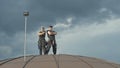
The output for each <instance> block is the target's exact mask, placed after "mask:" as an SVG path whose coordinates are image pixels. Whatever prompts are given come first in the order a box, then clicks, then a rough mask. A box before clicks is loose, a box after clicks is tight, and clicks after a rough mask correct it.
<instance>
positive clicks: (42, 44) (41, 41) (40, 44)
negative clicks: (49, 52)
mask: <svg viewBox="0 0 120 68" xmlns="http://www.w3.org/2000/svg"><path fill="white" fill-rule="evenodd" d="M45 35H46V31H45V28H44V27H41V30H40V32H39V33H38V36H39V40H38V49H39V53H40V55H42V53H44V54H46V45H47V42H46V40H45Z"/></svg>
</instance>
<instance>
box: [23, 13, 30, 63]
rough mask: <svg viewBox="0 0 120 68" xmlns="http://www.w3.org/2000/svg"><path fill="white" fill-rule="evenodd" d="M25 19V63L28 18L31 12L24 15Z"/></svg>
mask: <svg viewBox="0 0 120 68" xmlns="http://www.w3.org/2000/svg"><path fill="white" fill-rule="evenodd" d="M23 15H24V17H25V36H24V37H25V38H24V61H26V42H27V36H26V34H27V17H28V16H29V12H28V11H25V12H24V13H23Z"/></svg>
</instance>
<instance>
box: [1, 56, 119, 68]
mask: <svg viewBox="0 0 120 68" xmlns="http://www.w3.org/2000/svg"><path fill="white" fill-rule="evenodd" d="M23 59H24V58H23V57H18V58H13V59H7V60H2V61H0V68H120V64H116V63H112V62H108V61H105V60H101V59H97V58H92V57H85V56H75V55H63V54H61V55H42V56H39V55H35V56H34V55H33V56H27V57H26V62H24V60H23Z"/></svg>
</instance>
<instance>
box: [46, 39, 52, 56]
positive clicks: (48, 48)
mask: <svg viewBox="0 0 120 68" xmlns="http://www.w3.org/2000/svg"><path fill="white" fill-rule="evenodd" d="M50 48H51V40H49V41H48V42H47V47H46V54H48V53H49V51H50Z"/></svg>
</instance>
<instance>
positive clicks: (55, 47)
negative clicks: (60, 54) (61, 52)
mask: <svg viewBox="0 0 120 68" xmlns="http://www.w3.org/2000/svg"><path fill="white" fill-rule="evenodd" d="M52 47H53V53H54V55H56V51H57V45H56V42H55V40H53V42H52Z"/></svg>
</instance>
